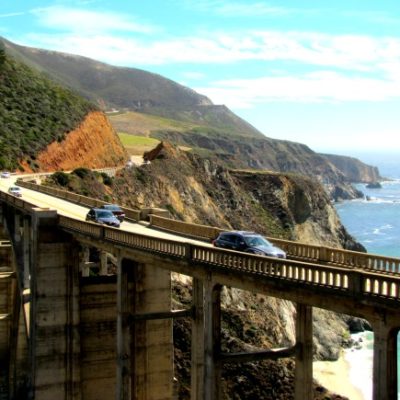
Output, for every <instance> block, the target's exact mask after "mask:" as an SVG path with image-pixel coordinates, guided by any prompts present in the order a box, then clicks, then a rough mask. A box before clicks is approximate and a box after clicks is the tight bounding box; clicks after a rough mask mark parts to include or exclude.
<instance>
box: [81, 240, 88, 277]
mask: <svg viewBox="0 0 400 400" xmlns="http://www.w3.org/2000/svg"><path fill="white" fill-rule="evenodd" d="M89 257H90V249H89V247H87V246H84V247H83V249H82V251H81V252H80V255H79V258H80V260H79V270H80V271H81V274H82V276H83V277H86V278H87V277H88V276H90V268H89V265H88V262H89Z"/></svg>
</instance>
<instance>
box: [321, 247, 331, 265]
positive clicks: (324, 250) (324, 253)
mask: <svg viewBox="0 0 400 400" xmlns="http://www.w3.org/2000/svg"><path fill="white" fill-rule="evenodd" d="M319 261H322V262H328V261H329V259H328V249H327V248H326V247H324V246H321V247H320V248H319Z"/></svg>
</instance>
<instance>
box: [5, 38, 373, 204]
mask: <svg viewBox="0 0 400 400" xmlns="http://www.w3.org/2000/svg"><path fill="white" fill-rule="evenodd" d="M1 40H2V41H3V43H4V46H5V48H6V51H7V52H8V53H9V54H11V55H12V56H13V57H14V58H16V59H19V60H21V61H22V62H24V63H26V64H28V65H30V66H32V67H34V68H36V69H38V70H39V71H41V72H43V73H45V74H46V75H47V76H49V77H51V78H52V79H53V80H55V81H57V82H58V83H60V84H63V85H65V86H68V87H70V88H73V89H74V90H75V91H77V92H78V93H80V94H81V95H83V96H85V97H86V98H88V99H90V100H92V101H94V102H95V103H96V104H97V105H98V106H99V107H100V108H102V109H103V110H117V111H118V113H115V114H114V115H113V116H112V117H110V120H111V122H112V124H113V126H114V127H115V128H116V130H117V131H120V130H119V129H120V127H121V126H124V127H125V128H127V129H126V130H125V132H127V133H129V134H134V135H135V134H138V135H141V134H140V133H136V131H135V120H134V119H132V120H129V119H127V118H125V117H124V121H123V123H122V122H121V121H120V118H119V115H122V113H124V112H128V111H136V112H140V113H141V114H142V115H148V116H149V115H153V116H160V117H163V118H168V119H170V120H171V123H170V124H167V125H169V126H170V127H171V128H169V129H167V130H165V129H159V130H157V129H156V130H154V131H152V132H150V133H148V134H146V135H147V136H150V137H153V138H156V139H159V140H169V141H171V142H172V143H175V144H180V145H183V146H187V147H188V148H191V149H192V151H195V152H198V153H199V154H202V155H204V156H207V157H208V156H210V157H217V158H218V159H219V160H220V161H222V162H224V163H225V165H227V166H228V167H230V168H242V169H243V168H252V169H261V170H263V169H264V170H265V169H271V170H274V171H280V172H295V173H300V174H303V175H307V176H311V177H316V178H317V179H318V180H319V181H320V182H321V183H324V182H329V184H330V185H331V188H332V187H333V189H334V186H335V185H342V186H343V185H345V186H346V184H347V183H348V182H349V181H351V179H349V177H347V176H346V172H345V170H341V169H340V168H338V167H337V166H336V165H334V163H333V162H331V161H330V160H329V159H328V158H327V157H325V156H324V155H320V154H317V153H315V152H314V151H312V150H311V149H310V148H309V147H307V146H305V145H303V144H300V143H295V142H289V141H285V140H275V139H270V138H267V137H266V136H264V135H263V134H262V133H261V132H260V131H258V130H257V129H256V128H255V127H253V126H252V125H251V124H249V123H248V122H246V121H244V120H243V119H242V118H240V117H238V116H237V115H235V114H234V113H233V112H232V111H230V110H229V109H228V108H227V107H226V106H224V105H214V104H213V103H212V102H211V101H210V100H209V99H208V98H207V97H206V96H203V95H200V94H198V93H196V92H195V91H194V90H192V89H190V88H187V87H185V86H182V85H180V84H178V83H176V82H173V81H172V80H170V79H167V78H164V77H162V76H160V75H157V74H154V73H150V72H146V71H144V70H141V69H136V68H125V67H114V66H111V65H108V64H105V63H102V62H98V61H95V60H91V59H89V58H86V57H81V56H76V55H71V54H66V53H60V52H56V51H48V50H41V49H34V48H29V47H25V46H19V45H16V44H14V43H12V42H10V41H7V40H5V39H0V42H1ZM133 114H134V113H132V115H133ZM174 121H175V122H176V121H179V123H178V124H175V123H174ZM182 122H184V123H185V124H188V125H187V126H188V127H187V129H182ZM174 125H179V129H174V128H173V127H174ZM142 135H143V134H142ZM349 162H350V163H352V160H350V161H349ZM368 167H369V166H366V167H365V168H364V167H362V168H363V169H364V172H363V175H364V177H365V179H366V180H368V179H369V178H368ZM371 174H372V175H373V176H374V177H375V175H376V174H375V171H372V170H371ZM371 181H372V179H371ZM332 184H333V186H332ZM331 188H330V189H329V190H332V189H331ZM346 191H347V192H349V196H350V197H352V196H354V190H353V189H352V188H348V189H345V190H344V191H343V190H341V193H344V192H346Z"/></svg>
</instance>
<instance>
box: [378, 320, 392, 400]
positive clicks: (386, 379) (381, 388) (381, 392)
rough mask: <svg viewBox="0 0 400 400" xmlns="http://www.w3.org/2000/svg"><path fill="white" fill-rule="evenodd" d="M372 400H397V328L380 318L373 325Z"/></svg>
mask: <svg viewBox="0 0 400 400" xmlns="http://www.w3.org/2000/svg"><path fill="white" fill-rule="evenodd" d="M373 329H374V356H373V360H374V361H373V385H372V387H373V395H372V398H373V400H397V334H398V329H393V328H392V327H390V326H388V324H386V323H385V321H383V320H380V321H378V322H377V323H375V324H374V325H373Z"/></svg>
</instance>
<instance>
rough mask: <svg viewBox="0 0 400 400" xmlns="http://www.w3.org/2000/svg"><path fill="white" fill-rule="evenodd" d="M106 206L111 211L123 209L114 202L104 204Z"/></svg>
mask: <svg viewBox="0 0 400 400" xmlns="http://www.w3.org/2000/svg"><path fill="white" fill-rule="evenodd" d="M103 207H104V208H106V209H107V210H111V211H120V210H121V209H120V208H119V207H118V206H116V205H114V204H106V205H104V206H103Z"/></svg>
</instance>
